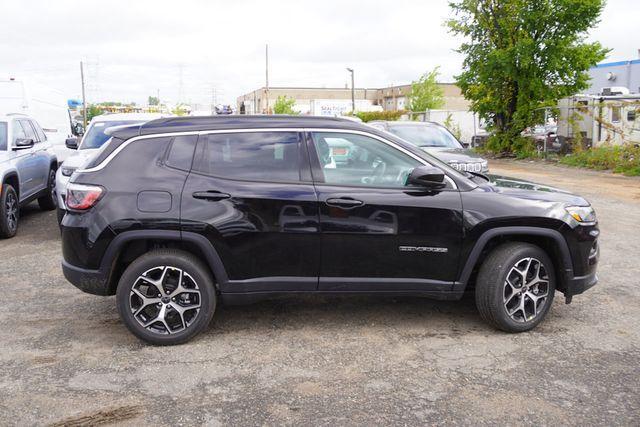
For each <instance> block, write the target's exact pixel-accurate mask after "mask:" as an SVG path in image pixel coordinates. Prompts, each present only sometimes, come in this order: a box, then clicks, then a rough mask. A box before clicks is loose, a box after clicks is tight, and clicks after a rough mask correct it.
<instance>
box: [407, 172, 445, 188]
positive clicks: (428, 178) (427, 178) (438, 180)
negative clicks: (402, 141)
mask: <svg viewBox="0 0 640 427" xmlns="http://www.w3.org/2000/svg"><path fill="white" fill-rule="evenodd" d="M407 183H409V184H415V185H419V186H421V187H426V188H429V189H432V190H436V189H440V188H444V187H446V186H447V184H446V183H445V182H444V172H442V171H441V170H440V169H438V168H436V167H433V166H418V167H417V168H415V169H414V170H412V171H411V173H410V174H409V179H407Z"/></svg>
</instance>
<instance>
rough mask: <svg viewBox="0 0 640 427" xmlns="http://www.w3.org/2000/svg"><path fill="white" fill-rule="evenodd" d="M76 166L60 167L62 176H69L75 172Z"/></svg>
mask: <svg viewBox="0 0 640 427" xmlns="http://www.w3.org/2000/svg"><path fill="white" fill-rule="evenodd" d="M75 170H76V168H67V167H64V166H63V167H62V171H61V172H62V175H63V176H71V175H73V172H75Z"/></svg>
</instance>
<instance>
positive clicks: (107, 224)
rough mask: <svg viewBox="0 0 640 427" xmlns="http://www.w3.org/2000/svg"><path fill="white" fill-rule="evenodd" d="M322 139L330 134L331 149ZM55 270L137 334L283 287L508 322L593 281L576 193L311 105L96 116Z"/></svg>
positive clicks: (180, 328)
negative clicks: (111, 302)
mask: <svg viewBox="0 0 640 427" xmlns="http://www.w3.org/2000/svg"><path fill="white" fill-rule="evenodd" d="M331 147H339V148H340V150H339V152H335V149H332V148H331ZM66 201H67V207H68V213H67V214H66V215H65V217H64V219H63V220H62V225H61V227H62V245H63V254H64V261H63V263H62V267H63V270H64V274H65V276H66V278H67V279H68V280H69V281H70V282H71V283H73V284H74V285H75V286H77V287H78V288H80V289H82V290H83V291H85V292H89V293H92V294H97V295H114V294H115V295H116V303H117V307H118V311H119V313H120V316H121V317H122V320H123V321H124V323H125V324H126V325H127V327H128V328H129V329H130V330H131V332H133V333H134V334H135V335H137V336H138V337H139V338H141V339H143V340H146V341H148V342H151V343H154V344H176V343H181V342H184V341H187V340H188V339H190V338H191V337H193V336H194V335H196V334H197V333H198V332H200V331H202V330H203V329H205V328H206V327H207V325H208V324H209V322H210V320H211V318H212V316H213V314H214V311H215V309H216V305H217V304H218V303H219V302H223V303H242V302H247V301H253V300H255V299H258V298H261V297H265V296H269V295H274V294H283V293H301V292H306V293H316V294H347V293H362V292H367V293H379V294H387V295H416V296H428V297H435V298H440V299H459V298H461V296H462V295H463V293H464V292H465V291H470V292H471V291H473V292H475V299H476V302H477V306H478V310H479V312H480V315H481V316H482V318H484V319H485V320H486V321H487V322H489V323H490V324H492V325H493V326H495V327H497V328H499V329H502V330H504V331H509V332H521V331H526V330H529V329H531V328H533V327H535V326H536V325H537V324H538V323H540V321H542V319H543V318H544V317H545V315H546V314H547V312H548V311H549V309H550V307H551V305H552V302H553V297H554V293H555V291H560V292H562V293H564V295H565V298H566V300H567V302H569V301H570V300H571V298H572V296H574V295H576V294H580V293H582V292H584V291H585V290H586V289H587V288H589V287H591V286H593V285H594V284H595V283H596V281H597V278H596V264H597V262H598V256H599V251H598V243H597V237H598V233H599V232H598V227H597V222H596V218H595V214H594V212H593V210H592V208H591V207H590V205H589V203H588V202H586V201H585V200H584V199H582V198H580V197H578V196H575V195H572V194H569V193H567V192H563V191H560V190H556V189H553V188H548V187H543V186H539V185H536V184H533V183H529V182H523V181H516V180H510V179H506V178H496V177H492V178H488V177H486V176H484V175H482V174H469V173H461V172H458V171H457V170H455V169H452V168H451V167H449V166H448V165H446V164H444V163H442V162H440V161H439V160H437V159H435V158H434V157H432V156H431V155H429V154H428V153H425V152H424V151H423V150H420V149H419V148H417V147H415V146H413V145H411V144H409V143H407V142H405V141H403V140H401V139H398V138H396V137H394V136H393V135H391V134H389V133H386V132H382V131H378V130H376V129H373V128H371V127H369V126H365V125H362V124H359V123H356V122H353V121H350V120H343V119H335V118H314V117H287V116H279V117H273V116H272V117H268V116H263V117H260V116H254V117H251V116H241V117H237V116H225V117H220V116H218V117H176V118H166V119H159V120H155V121H151V122H148V123H146V124H143V125H136V126H130V127H125V128H119V129H116V130H114V131H112V134H111V139H110V141H109V142H108V143H106V144H105V145H104V146H103V147H102V148H101V150H100V151H99V152H98V153H97V154H96V156H95V157H94V158H92V159H91V160H90V161H89V162H88V163H87V164H85V165H84V166H83V167H82V168H80V169H78V170H77V171H76V172H75V173H74V174H73V176H72V178H71V182H70V184H69V187H68V191H67V199H66Z"/></svg>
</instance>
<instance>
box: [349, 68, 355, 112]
mask: <svg viewBox="0 0 640 427" xmlns="http://www.w3.org/2000/svg"><path fill="white" fill-rule="evenodd" d="M347 71H348V72H350V73H351V113H355V112H356V90H355V87H354V85H353V68H347Z"/></svg>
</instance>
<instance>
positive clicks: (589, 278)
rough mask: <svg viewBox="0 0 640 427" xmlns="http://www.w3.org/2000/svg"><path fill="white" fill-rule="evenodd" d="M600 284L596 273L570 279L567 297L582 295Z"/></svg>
mask: <svg viewBox="0 0 640 427" xmlns="http://www.w3.org/2000/svg"><path fill="white" fill-rule="evenodd" d="M597 283H598V275H597V274H596V272H595V271H593V272H592V273H590V274H587V275H586V276H578V277H574V278H572V279H570V280H569V281H568V283H567V290H566V292H565V296H566V297H568V298H570V297H572V296H574V295H580V294H581V293H583V292H584V291H586V290H587V289H590V288H592V287H594V286H595V285H596V284H597Z"/></svg>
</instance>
